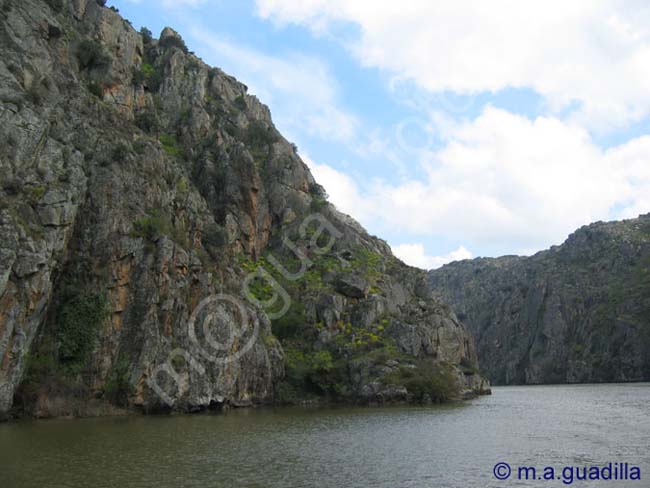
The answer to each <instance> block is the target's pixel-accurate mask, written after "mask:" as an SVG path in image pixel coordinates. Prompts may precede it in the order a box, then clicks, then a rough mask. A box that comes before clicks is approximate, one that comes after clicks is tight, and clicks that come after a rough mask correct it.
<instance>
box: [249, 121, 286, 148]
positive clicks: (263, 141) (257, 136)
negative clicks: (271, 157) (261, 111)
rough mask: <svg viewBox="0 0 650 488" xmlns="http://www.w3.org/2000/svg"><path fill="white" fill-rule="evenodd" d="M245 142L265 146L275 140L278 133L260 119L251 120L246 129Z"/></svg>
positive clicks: (255, 145)
mask: <svg viewBox="0 0 650 488" xmlns="http://www.w3.org/2000/svg"><path fill="white" fill-rule="evenodd" d="M245 137H246V143H247V144H249V145H251V146H254V147H266V146H269V145H271V144H273V143H274V142H277V140H278V135H277V134H276V133H275V131H274V130H273V129H272V128H271V127H268V126H267V125H266V124H265V123H264V122H262V121H260V120H253V121H251V122H250V123H249V124H248V129H247V130H246V136H245Z"/></svg>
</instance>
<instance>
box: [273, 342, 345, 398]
mask: <svg viewBox="0 0 650 488" xmlns="http://www.w3.org/2000/svg"><path fill="white" fill-rule="evenodd" d="M285 361H286V378H287V381H288V382H289V383H290V384H291V385H292V386H293V387H294V388H296V389H297V390H301V391H311V392H313V393H319V394H324V393H328V392H330V391H331V387H332V385H333V384H335V381H333V380H332V378H331V377H330V373H331V372H333V371H335V368H334V361H333V359H332V355H331V353H330V352H329V351H316V352H303V351H301V350H299V349H293V348H287V349H285Z"/></svg>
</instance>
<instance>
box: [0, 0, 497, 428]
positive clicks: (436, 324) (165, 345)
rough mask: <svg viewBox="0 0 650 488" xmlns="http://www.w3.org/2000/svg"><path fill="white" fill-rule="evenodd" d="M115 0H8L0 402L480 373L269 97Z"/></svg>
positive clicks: (40, 408) (367, 390)
mask: <svg viewBox="0 0 650 488" xmlns="http://www.w3.org/2000/svg"><path fill="white" fill-rule="evenodd" d="M103 3H104V2H101V1H96V0H47V1H46V0H40V1H39V0H2V1H0V10H2V19H1V21H0V54H1V55H0V119H1V120H2V123H1V124H0V139H1V140H2V144H1V145H0V179H1V188H0V226H1V232H0V361H1V362H0V415H2V416H6V415H7V414H8V413H9V412H11V411H12V408H13V411H14V412H17V413H20V412H26V413H28V414H33V415H38V416H48V415H66V414H83V413H88V412H90V413H92V412H100V411H102V410H101V409H103V408H107V407H106V405H114V406H115V405H117V406H120V407H129V408H136V407H137V408H141V409H144V410H147V411H152V410H158V409H163V410H169V409H176V410H183V411H194V410H201V409H207V408H220V407H222V406H224V405H248V404H252V403H261V402H271V401H275V402H292V401H301V400H304V399H310V398H317V399H318V398H328V399H333V400H345V401H363V402H383V401H412V400H417V401H427V400H444V399H447V398H450V397H453V396H455V395H457V394H458V392H459V391H461V390H470V391H480V390H481V389H484V388H486V384H485V382H484V380H483V379H482V378H481V377H480V376H479V375H478V374H477V373H476V371H477V369H476V368H477V358H476V353H475V350H474V345H473V339H472V337H471V335H470V334H469V333H468V332H467V331H466V329H465V327H464V326H463V325H462V324H461V323H460V322H459V321H458V320H457V318H456V317H455V315H454V314H453V313H452V312H451V310H450V309H449V308H448V307H447V306H446V305H445V304H443V303H442V302H440V301H438V300H435V299H433V298H432V296H431V292H430V289H429V288H428V286H427V284H426V275H425V273H424V272H421V271H419V270H416V269H412V268H409V267H407V266H405V265H404V264H402V263H401V262H399V261H398V260H397V259H395V258H394V257H393V256H392V255H391V253H390V250H389V248H388V246H387V245H386V244H385V243H384V242H383V241H381V240H380V239H377V238H375V237H372V236H369V235H368V234H367V233H366V232H365V231H364V230H363V229H362V228H361V227H360V226H359V225H358V224H357V223H356V222H355V221H353V220H352V219H351V218H349V217H348V216H346V215H343V214H341V213H339V212H338V211H337V210H336V209H335V208H334V207H333V206H332V205H330V204H329V203H328V202H327V199H326V195H325V193H324V191H323V189H322V188H321V187H320V186H319V185H318V184H317V183H316V182H315V181H314V179H313V177H312V176H311V174H310V172H309V170H308V168H307V167H306V166H305V164H304V163H303V162H302V161H301V159H300V157H299V156H298V155H297V153H296V149H295V146H293V145H292V144H290V143H289V142H287V141H286V140H285V139H284V138H283V137H282V136H281V134H279V133H278V131H277V130H276V129H275V127H274V125H273V123H272V120H271V115H270V113H269V110H268V109H267V107H266V106H264V105H262V104H261V103H260V102H259V101H258V100H257V99H256V98H255V97H254V96H250V95H248V94H247V89H246V86H245V85H243V84H242V83H240V82H238V81H236V80H235V79H233V78H232V77H231V76H228V75H227V74H225V73H224V72H222V71H221V70H219V69H217V68H211V67H209V66H207V65H206V64H204V63H203V62H202V61H201V60H200V59H198V58H197V57H196V56H194V55H193V54H192V53H191V52H189V51H188V49H187V47H186V45H185V43H184V42H183V40H182V39H181V38H180V36H179V35H178V34H177V33H175V32H174V31H173V30H171V29H165V30H164V31H163V32H162V34H161V35H160V38H159V39H154V38H153V37H152V36H151V33H150V32H148V31H147V30H146V29H143V30H142V31H141V32H140V33H138V32H136V31H135V30H134V29H133V28H132V26H131V25H130V24H129V23H128V21H126V20H124V19H123V18H122V17H120V15H119V14H118V13H117V12H116V11H114V10H112V9H109V8H106V7H105V6H103ZM12 405H13V406H12ZM93 408H94V409H95V410H93Z"/></svg>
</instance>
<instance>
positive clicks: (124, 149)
mask: <svg viewBox="0 0 650 488" xmlns="http://www.w3.org/2000/svg"><path fill="white" fill-rule="evenodd" d="M128 155H129V146H128V145H126V144H125V143H124V142H120V143H118V144H117V145H116V146H115V147H114V148H113V153H112V157H113V161H115V162H116V163H121V162H123V161H124V160H125V159H126V158H127V157H128Z"/></svg>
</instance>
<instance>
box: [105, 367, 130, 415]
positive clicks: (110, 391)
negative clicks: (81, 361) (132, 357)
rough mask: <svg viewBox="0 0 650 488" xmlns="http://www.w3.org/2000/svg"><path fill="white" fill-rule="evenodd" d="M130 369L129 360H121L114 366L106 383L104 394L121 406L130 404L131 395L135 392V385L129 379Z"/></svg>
mask: <svg viewBox="0 0 650 488" xmlns="http://www.w3.org/2000/svg"><path fill="white" fill-rule="evenodd" d="M129 371H130V366H129V363H128V361H124V360H123V361H120V362H118V363H117V364H116V365H115V366H114V367H113V369H112V370H111V372H110V375H109V376H108V378H107V379H106V382H105V383H104V396H105V397H106V399H108V401H110V402H111V403H113V404H115V405H118V406H121V407H126V406H128V403H129V396H131V395H132V394H133V392H134V388H133V385H131V382H130V381H129Z"/></svg>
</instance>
